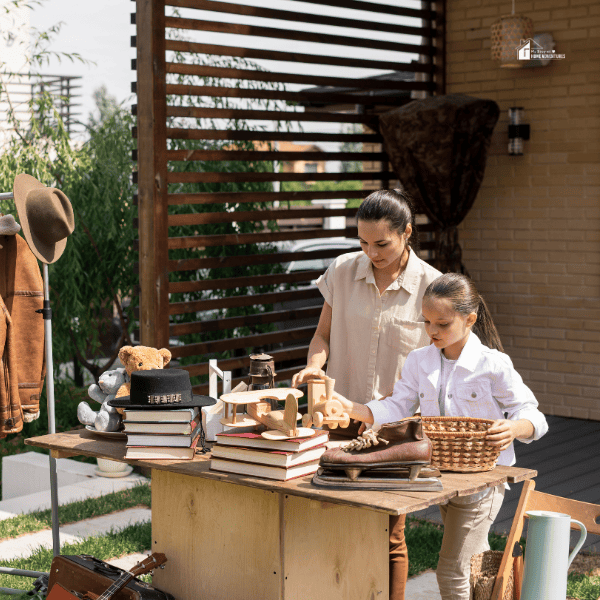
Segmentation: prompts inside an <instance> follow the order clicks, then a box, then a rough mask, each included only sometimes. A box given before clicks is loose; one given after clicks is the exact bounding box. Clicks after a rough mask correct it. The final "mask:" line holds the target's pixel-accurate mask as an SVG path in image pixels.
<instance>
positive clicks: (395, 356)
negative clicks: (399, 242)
mask: <svg viewBox="0 0 600 600" xmlns="http://www.w3.org/2000/svg"><path fill="white" fill-rule="evenodd" d="M440 275H441V273H440V272H439V271H438V270H436V269H434V268H433V267H431V266H430V265H428V264H427V263H426V262H424V261H422V260H421V259H420V258H419V257H418V256H417V255H416V254H415V253H414V252H413V251H412V250H411V251H410V256H409V259H408V263H407V265H406V269H405V270H404V273H402V274H401V275H400V276H399V277H398V279H397V280H396V281H394V282H392V284H391V285H390V286H389V287H388V288H387V289H386V290H385V291H384V292H383V294H380V293H379V290H378V289H377V285H376V284H375V277H374V275H373V264H372V263H371V261H370V260H369V258H368V257H367V256H366V255H365V254H364V252H362V251H359V252H351V253H348V254H342V255H341V256H338V257H337V258H336V259H335V261H334V262H333V263H332V264H331V265H330V266H329V268H328V269H327V271H326V272H325V273H324V274H323V275H322V276H321V277H319V279H318V280H317V286H318V287H319V290H320V291H321V293H322V294H323V297H324V298H325V302H327V304H329V305H330V306H331V308H332V318H331V334H330V339H329V357H328V360H327V375H328V376H329V377H332V378H333V379H335V390H336V391H337V392H339V393H340V394H342V395H343V396H345V397H346V398H348V399H350V400H352V401H353V402H358V403H359V404H366V403H367V402H370V401H371V400H377V399H379V398H381V397H383V396H386V395H388V394H391V393H392V390H393V387H394V384H395V383H396V381H398V379H399V378H400V374H401V372H402V367H403V365H404V361H405V360H406V357H407V356H408V354H409V352H411V351H412V350H415V349H416V348H421V347H423V346H427V345H428V344H429V338H428V337H427V334H426V333H425V326H424V324H423V322H422V321H423V319H422V316H421V302H422V300H423V294H424V293H425V289H426V288H427V286H428V285H429V284H430V283H431V282H432V281H433V280H434V279H436V278H437V277H439V276H440Z"/></svg>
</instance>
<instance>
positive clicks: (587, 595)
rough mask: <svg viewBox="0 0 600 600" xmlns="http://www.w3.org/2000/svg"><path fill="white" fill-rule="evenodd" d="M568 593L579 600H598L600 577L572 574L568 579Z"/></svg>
mask: <svg viewBox="0 0 600 600" xmlns="http://www.w3.org/2000/svg"><path fill="white" fill-rule="evenodd" d="M567 595H568V596H572V597H573V598H579V600H597V598H598V597H600V577H588V576H587V575H576V574H571V575H569V577H568V579H567Z"/></svg>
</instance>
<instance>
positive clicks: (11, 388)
mask: <svg viewBox="0 0 600 600" xmlns="http://www.w3.org/2000/svg"><path fill="white" fill-rule="evenodd" d="M0 352H1V353H2V354H1V355H0V438H3V437H6V435H7V434H8V433H18V432H19V431H21V429H23V410H22V409H21V402H20V399H19V384H18V379H17V362H16V356H15V344H14V328H13V323H12V319H11V318H10V314H9V312H8V309H7V308H6V304H4V301H3V300H2V298H0Z"/></svg>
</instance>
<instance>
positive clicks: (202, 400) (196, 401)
mask: <svg viewBox="0 0 600 600" xmlns="http://www.w3.org/2000/svg"><path fill="white" fill-rule="evenodd" d="M216 403H217V401H216V400H215V399H214V398H212V397H211V396H199V395H196V394H194V395H193V396H192V399H191V400H190V401H188V402H177V404H131V401H130V396H121V397H120V398H115V399H114V400H109V401H108V405H109V406H112V407H113V408H130V409H132V410H173V409H177V408H194V407H196V406H197V407H199V408H200V407H202V406H212V405H213V404H216Z"/></svg>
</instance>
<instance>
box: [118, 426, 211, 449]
mask: <svg viewBox="0 0 600 600" xmlns="http://www.w3.org/2000/svg"><path fill="white" fill-rule="evenodd" d="M199 433H200V425H198V426H197V427H196V429H194V431H193V432H192V433H191V434H190V435H160V434H156V433H149V434H133V435H132V434H128V435H127V447H128V448H129V447H130V446H169V447H171V448H189V447H190V446H191V445H192V441H193V440H194V439H196V438H197V437H198V434H199Z"/></svg>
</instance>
